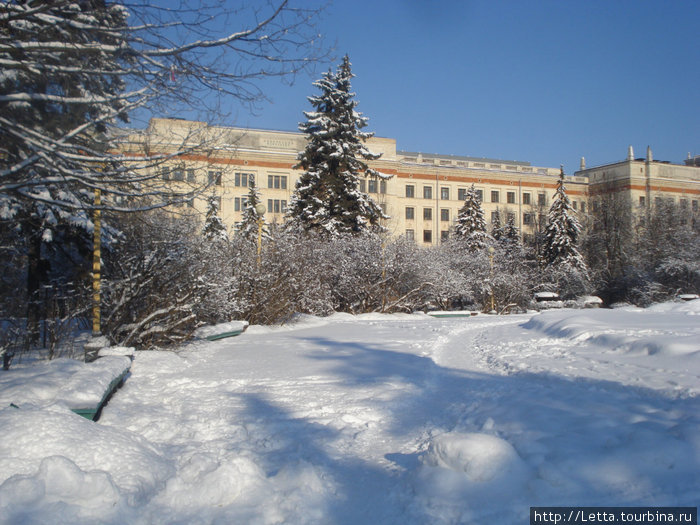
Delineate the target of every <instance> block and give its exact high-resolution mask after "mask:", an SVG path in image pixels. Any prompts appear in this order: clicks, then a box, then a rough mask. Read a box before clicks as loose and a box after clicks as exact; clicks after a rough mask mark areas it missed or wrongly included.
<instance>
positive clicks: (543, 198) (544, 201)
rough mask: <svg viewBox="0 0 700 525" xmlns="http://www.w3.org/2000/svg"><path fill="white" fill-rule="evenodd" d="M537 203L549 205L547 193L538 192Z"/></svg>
mask: <svg viewBox="0 0 700 525" xmlns="http://www.w3.org/2000/svg"><path fill="white" fill-rule="evenodd" d="M537 204H538V205H539V206H546V205H547V194H546V193H538V194H537Z"/></svg>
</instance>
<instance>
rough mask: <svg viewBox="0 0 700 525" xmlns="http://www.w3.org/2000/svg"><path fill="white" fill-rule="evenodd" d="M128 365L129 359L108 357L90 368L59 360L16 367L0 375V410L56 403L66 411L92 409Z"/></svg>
mask: <svg viewBox="0 0 700 525" xmlns="http://www.w3.org/2000/svg"><path fill="white" fill-rule="evenodd" d="M130 363H131V361H130V359H129V358H128V357H125V356H120V355H111V356H106V357H103V358H100V359H98V360H97V361H95V362H93V363H90V364H86V363H81V362H78V361H75V360H73V359H67V358H59V359H54V360H53V361H48V362H43V363H40V364H36V363H34V364H32V365H26V364H20V365H16V366H14V367H12V368H11V369H10V370H9V371H7V372H4V373H3V374H0V407H6V406H8V405H10V404H14V405H16V406H18V407H20V408H22V409H24V408H27V407H30V406H34V407H46V406H50V405H53V404H55V403H60V404H62V405H64V406H65V407H67V408H69V409H78V408H89V407H95V406H97V405H98V404H99V403H100V402H101V401H102V398H103V396H104V395H105V392H106V391H107V389H108V387H109V385H110V384H111V383H112V381H114V380H115V379H117V378H118V377H119V376H121V375H122V374H123V373H124V371H125V370H127V369H128V368H129V365H130Z"/></svg>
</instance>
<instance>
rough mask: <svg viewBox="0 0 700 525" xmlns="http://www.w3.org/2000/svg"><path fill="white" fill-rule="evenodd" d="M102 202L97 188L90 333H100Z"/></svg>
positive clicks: (97, 334)
mask: <svg viewBox="0 0 700 525" xmlns="http://www.w3.org/2000/svg"><path fill="white" fill-rule="evenodd" d="M101 204H102V199H101V194H100V190H99V189H95V210H94V215H93V219H92V221H93V225H94V229H93V238H92V335H93V336H95V337H96V336H99V335H101V327H100V277H101V270H102V263H101V254H100V248H101V245H100V242H101V229H102V217H101V216H102V211H101V210H100V205H101Z"/></svg>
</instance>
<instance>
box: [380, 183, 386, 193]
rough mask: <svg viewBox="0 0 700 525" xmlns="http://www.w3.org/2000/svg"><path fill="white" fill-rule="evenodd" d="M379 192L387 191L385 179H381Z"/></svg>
mask: <svg viewBox="0 0 700 525" xmlns="http://www.w3.org/2000/svg"><path fill="white" fill-rule="evenodd" d="M379 193H381V194H385V193H386V181H385V180H380V181H379Z"/></svg>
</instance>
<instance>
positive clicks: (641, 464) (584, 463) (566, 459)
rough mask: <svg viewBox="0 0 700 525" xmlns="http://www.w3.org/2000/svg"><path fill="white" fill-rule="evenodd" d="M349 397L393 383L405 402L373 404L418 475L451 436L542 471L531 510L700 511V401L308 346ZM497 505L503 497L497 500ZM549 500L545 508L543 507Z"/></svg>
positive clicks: (324, 343)
mask: <svg viewBox="0 0 700 525" xmlns="http://www.w3.org/2000/svg"><path fill="white" fill-rule="evenodd" d="M304 340H305V341H307V342H311V343H314V344H315V345H317V346H318V347H319V351H314V352H312V353H311V354H309V355H308V358H310V359H313V360H318V361H323V362H327V363H329V365H331V373H332V374H333V375H335V376H338V377H341V378H342V379H343V384H345V385H347V387H348V389H363V388H367V389H368V390H369V389H370V387H371V388H372V389H373V388H375V387H376V386H378V385H381V384H387V386H388V387H390V388H389V390H387V391H390V392H393V393H394V397H392V398H391V400H390V401H387V400H386V398H385V397H383V396H382V397H381V398H380V399H377V400H375V401H371V400H368V401H367V402H368V403H371V404H373V405H374V407H375V408H376V410H378V411H381V412H382V413H383V414H384V415H385V417H384V418H383V420H382V424H383V425H384V428H385V429H386V431H387V432H389V433H390V434H391V435H392V436H394V437H395V438H397V440H400V441H402V442H406V440H409V439H410V438H411V437H412V436H413V437H414V438H415V439H416V440H418V439H419V436H421V435H424V436H426V437H425V442H424V443H417V446H418V447H422V449H420V448H419V450H417V451H416V452H415V453H405V452H400V451H389V452H387V453H386V454H385V457H386V458H387V459H388V460H390V461H393V462H394V463H395V464H396V465H397V466H398V467H401V468H403V469H408V470H414V469H415V468H416V467H418V466H419V464H420V463H419V460H418V455H419V453H420V452H422V451H424V449H425V447H426V446H427V444H428V440H429V439H430V438H431V437H432V436H434V435H436V434H439V433H443V432H452V431H456V432H462V433H485V434H490V435H495V436H498V437H500V438H502V439H504V440H506V441H508V442H509V443H510V444H511V445H513V447H514V448H515V449H516V451H517V452H518V454H519V455H520V457H521V458H522V459H523V460H524V461H525V462H526V463H527V464H528V466H529V467H531V469H532V472H531V478H530V484H529V489H528V490H530V491H531V495H532V498H533V503H532V505H537V504H540V505H550V504H553V502H557V501H560V499H558V498H560V497H561V496H564V497H565V499H566V501H567V504H580V505H589V506H590V505H620V504H623V503H625V504H639V505H643V504H674V505H694V503H693V502H694V501H697V498H698V496H700V478H698V477H697V475H696V473H697V472H699V471H700V439H698V438H697V436H698V435H700V399H698V398H685V399H680V398H675V399H674V398H671V397H669V396H667V395H665V394H664V393H662V392H659V391H657V390H653V389H649V388H645V387H643V386H629V385H624V384H621V383H616V382H614V381H608V380H596V379H588V378H566V377H562V376H556V375H553V374H549V373H533V372H520V373H515V374H512V375H492V374H488V373H481V372H471V371H463V370H456V369H451V368H446V367H441V366H439V365H437V364H436V363H435V362H434V361H433V360H432V359H430V358H428V357H421V356H417V355H413V354H407V353H401V352H397V351H395V350H391V349H385V348H381V346H380V345H377V344H376V343H375V344H362V343H356V342H338V341H337V340H329V339H325V338H304ZM494 496H496V495H494ZM539 498H542V500H541V501H540V500H539Z"/></svg>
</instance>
